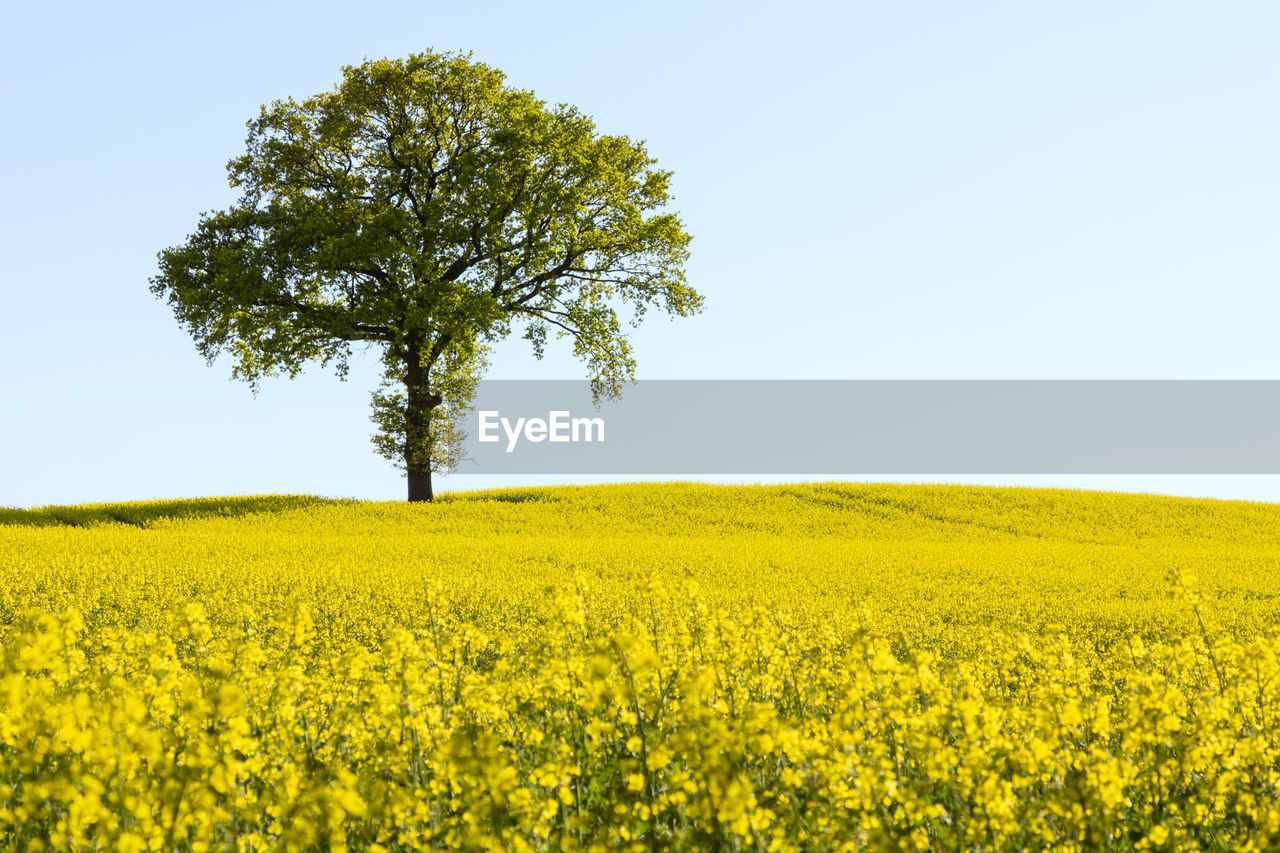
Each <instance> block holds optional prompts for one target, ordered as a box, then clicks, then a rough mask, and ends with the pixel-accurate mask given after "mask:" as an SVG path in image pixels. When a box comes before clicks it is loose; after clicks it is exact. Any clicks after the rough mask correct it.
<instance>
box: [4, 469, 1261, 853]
mask: <svg viewBox="0 0 1280 853" xmlns="http://www.w3.org/2000/svg"><path fill="white" fill-rule="evenodd" d="M1277 596H1280V506H1277V505H1266V504H1251V503H1243V502H1222V501H1199V500H1185V499H1175V498H1164V497H1153V496H1138V495H1122V494H1108V493H1097V492H1071V491H1054V490H1030V489H995V488H976V487H941V486H938V487H933V486H928V487H926V486H895V485H856V484H824V485H798V486H767V487H764V486H760V487H748V486H741V487H728V486H707V485H694V484H662V485H656V484H655V485H630V486H600V487H576V488H575V487H564V488H549V489H527V490H504V491H492V492H476V493H468V494H459V495H450V496H446V498H445V499H443V500H440V501H438V502H437V503H435V504H432V505H412V506H410V505H406V504H397V503H363V502H343V501H326V500H320V499H315V498H305V497H268V498H229V499H216V500H214V499H210V500H192V501H177V502H159V503H135V504H116V505H95V506H84V507H61V508H46V509H40V510H29V511H24V510H3V509H0V635H2V636H3V658H2V660H0V848H3V849H18V850H22V849H27V850H41V849H75V850H92V849H104V848H110V849H117V850H122V851H141V850H156V851H160V850H165V851H167V850H174V849H179V850H193V851H203V850H236V849H239V850H276V849H287V850H306V849H327V850H346V849H351V850H419V849H425V848H432V847H438V848H449V849H452V848H466V849H492V850H584V849H599V850H613V849H635V850H645V851H650V850H670V849H687V850H704V849H711V850H744V851H745V850H815V851H818V850H840V849H877V850H878V849H912V850H993V849H994V850H998V849H1055V850H1071V849H1075V850H1097V849H1118V850H1130V849H1136V850H1147V849H1150V850H1167V849H1186V848H1193V849H1200V848H1208V849H1255V850H1274V849H1278V848H1280V736H1277V734H1276V732H1277V720H1278V719H1280V659H1278V655H1280V634H1277V632H1276V628H1275V626H1276V624H1277V616H1278V615H1280V598H1278V597H1277Z"/></svg>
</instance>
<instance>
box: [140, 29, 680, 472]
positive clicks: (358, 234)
mask: <svg viewBox="0 0 1280 853" xmlns="http://www.w3.org/2000/svg"><path fill="white" fill-rule="evenodd" d="M503 81H504V75H503V74H502V72H500V71H498V70H497V69H494V68H491V67H489V66H487V65H484V64H481V63H477V62H472V61H471V60H470V55H469V54H467V55H455V54H448V53H436V52H431V51H428V52H426V53H422V54H415V55H412V56H410V57H408V58H407V59H397V60H386V59H384V60H377V61H368V62H365V63H364V64H362V65H360V66H356V67H346V68H344V69H343V79H342V82H341V83H340V84H339V85H337V86H336V87H335V88H334V90H333V91H331V92H326V93H323V94H319V95H315V96H312V97H310V98H307V99H305V100H302V101H295V100H293V99H292V98H289V99H285V100H277V101H274V102H272V103H271V105H270V106H266V107H263V108H262V110H261V113H260V115H259V116H258V117H257V118H256V119H254V120H252V121H250V122H249V123H248V128H249V133H248V139H247V148H246V152H245V153H244V154H243V155H242V156H240V157H237V158H235V159H233V160H232V161H231V162H230V163H229V164H228V171H229V174H230V181H231V185H232V186H233V187H235V188H238V189H240V190H241V192H242V195H241V197H240V200H239V201H238V203H237V204H235V205H234V206H232V207H231V208H229V209H227V210H224V211H219V212H215V213H211V214H205V215H202V216H201V217H200V221H199V224H198V226H197V228H196V231H195V233H194V234H192V235H190V236H189V237H188V238H187V240H186V242H185V243H183V244H182V245H179V246H176V247H173V248H169V249H166V250H164V251H162V252H160V253H159V260H160V271H159V274H158V275H157V276H155V277H153V278H152V279H151V289H152V291H153V292H154V293H155V294H156V295H157V296H158V297H161V298H164V299H166V300H167V301H168V303H169V305H170V306H171V307H172V309H173V312H174V315H175V317H176V318H177V319H178V321H179V322H180V323H181V324H182V325H183V326H184V327H185V328H186V330H187V331H188V332H189V333H190V334H191V336H192V337H193V339H194V340H195V343H196V346H197V348H198V349H199V351H200V352H201V353H202V354H203V355H204V356H205V357H206V358H207V359H209V360H210V361H212V360H213V359H215V358H217V357H218V356H219V355H220V354H223V353H226V354H229V355H230V356H232V358H233V359H234V367H233V375H234V376H236V377H237V378H240V379H243V380H246V381H248V382H249V383H251V384H252V385H254V386H255V387H256V383H257V382H258V381H259V380H260V379H261V378H262V377H264V376H273V375H280V374H283V375H287V376H290V377H293V376H296V375H297V374H298V372H299V371H301V370H302V369H303V367H304V366H305V365H306V364H308V363H313V362H318V363H320V364H322V365H333V366H334V367H335V369H336V370H337V372H338V374H339V375H340V376H342V375H345V372H346V368H347V362H348V358H349V356H350V353H351V348H352V346H353V345H354V344H357V343H362V344H365V345H367V346H373V347H376V348H378V349H379V350H380V351H381V352H382V354H383V356H384V361H385V363H386V364H387V366H388V367H387V372H386V376H385V380H386V384H385V386H384V388H383V389H382V390H380V391H379V392H378V393H377V394H375V396H374V411H375V421H376V422H377V424H378V426H379V429H380V432H379V437H378V439H377V446H378V449H379V450H380V451H381V452H383V453H386V454H389V455H392V456H396V455H398V456H399V457H400V458H401V459H403V461H404V462H405V463H406V465H407V467H408V468H409V469H410V470H411V471H412V470H416V469H418V466H419V465H420V464H422V463H423V462H424V461H425V460H429V459H431V458H434V457H433V452H428V451H426V450H424V447H426V445H428V444H433V443H436V442H438V441H439V440H440V439H441V438H443V436H444V435H445V433H446V432H448V430H443V428H442V427H441V428H438V429H437V430H436V433H434V434H435V435H436V438H426V437H425V436H427V435H428V434H429V433H432V427H431V426H430V424H431V423H433V422H434V423H437V424H438V425H439V424H441V423H444V422H450V421H449V419H448V418H447V417H445V418H443V419H441V418H440V417H433V416H432V411H433V410H434V409H435V408H436V407H437V406H441V405H448V406H451V407H452V409H453V410H454V411H455V412H456V411H457V410H460V409H461V408H463V407H464V406H465V404H466V400H465V391H466V389H467V388H469V387H474V381H475V379H477V378H478V377H479V375H480V372H481V371H482V368H483V366H484V362H483V359H482V358H481V359H477V357H476V355H477V353H482V352H483V351H484V347H485V345H486V344H488V343H490V342H492V341H495V340H498V339H501V338H504V337H506V336H508V335H510V334H511V333H512V332H513V331H516V330H517V329H518V330H520V331H521V332H522V334H523V336H524V337H525V338H526V339H528V340H529V341H530V343H531V344H532V346H533V349H534V352H535V353H536V354H537V355H538V356H539V357H541V355H542V353H543V350H544V347H545V345H546V342H547V338H548V335H549V334H550V335H552V336H555V337H568V338H570V339H571V340H572V344H573V351H574V354H575V355H576V356H577V357H578V358H579V359H580V360H581V361H583V362H584V364H585V365H586V367H587V372H588V376H589V379H590V382H591V386H592V390H593V392H594V393H595V394H596V395H597V396H601V395H603V396H613V395H616V394H617V393H619V392H620V389H621V387H622V385H623V384H624V383H625V382H626V381H628V380H629V379H631V378H633V376H634V373H635V366H636V365H635V360H634V357H633V354H632V350H631V347H630V345H629V343H628V339H627V335H626V334H625V332H624V330H623V322H624V321H623V319H622V318H621V317H620V316H619V313H618V311H619V309H623V308H625V309H627V311H628V312H629V315H630V316H629V320H628V322H629V323H630V324H631V325H635V324H637V323H638V322H640V320H641V319H642V318H643V317H644V315H645V313H646V311H647V310H648V309H649V308H651V307H657V308H659V309H661V310H663V311H665V312H667V313H668V314H669V315H671V316H688V315H691V314H693V313H696V312H697V311H699V310H700V308H701V306H702V297H701V296H700V295H699V294H698V293H697V292H696V291H694V290H693V289H692V288H691V287H689V286H688V284H687V283H686V281H685V277H684V264H685V262H686V261H687V259H688V257H689V249H688V246H689V242H690V239H691V238H690V236H689V235H688V234H687V233H685V231H684V230H683V227H682V225H681V222H680V220H679V218H678V216H677V215H676V214H674V213H672V212H670V211H668V210H667V209H666V208H667V205H668V202H669V201H670V200H671V196H670V192H669V188H670V181H671V173H670V172H667V171H663V170H660V169H656V168H653V166H654V164H655V162H656V161H655V160H654V159H653V158H652V157H650V156H649V154H648V152H647V151H646V149H645V147H644V145H643V143H641V142H637V141H635V140H632V139H630V138H628V137H626V136H609V135H602V134H598V133H597V132H596V130H595V125H594V123H593V122H592V121H591V119H589V118H588V117H586V116H584V115H582V114H581V113H579V112H578V111H577V109H575V108H574V107H571V106H568V105H566V104H557V105H556V106H554V107H549V106H548V105H547V104H546V103H545V102H543V101H541V100H538V99H537V98H536V97H535V96H534V95H533V94H532V93H531V92H528V91H524V90H519V89H515V88H511V87H509V86H506V85H504V82H503ZM455 374H456V375H455ZM396 407H399V409H400V411H399V412H398V413H396V412H393V410H394V409H395V408H396ZM397 436H401V437H400V438H397ZM397 445H398V446H399V449H398V450H396V449H395V448H396V446H397ZM447 457H448V454H444V456H442V457H441V458H442V459H445V458H447Z"/></svg>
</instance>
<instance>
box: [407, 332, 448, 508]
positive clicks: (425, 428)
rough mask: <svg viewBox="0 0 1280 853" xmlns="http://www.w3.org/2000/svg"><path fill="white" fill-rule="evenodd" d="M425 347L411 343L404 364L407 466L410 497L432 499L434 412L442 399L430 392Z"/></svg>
mask: <svg viewBox="0 0 1280 853" xmlns="http://www.w3.org/2000/svg"><path fill="white" fill-rule="evenodd" d="M421 355H422V350H421V349H420V348H419V347H418V346H416V345H410V346H409V347H408V348H407V352H406V356H407V358H406V364H405V381H404V384H405V413H404V421H405V435H404V467H405V471H406V473H408V475H409V501H410V502H413V501H430V500H433V499H434V497H435V496H434V495H433V494H432V491H431V465H432V462H431V440H430V425H431V412H432V410H433V409H435V407H436V406H438V405H440V403H441V402H443V400H442V399H441V397H440V395H439V394H433V393H431V388H430V384H429V380H430V377H429V375H428V372H427V369H426V368H425V367H424V366H423V364H422V358H421Z"/></svg>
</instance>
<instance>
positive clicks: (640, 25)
mask: <svg viewBox="0 0 1280 853" xmlns="http://www.w3.org/2000/svg"><path fill="white" fill-rule="evenodd" d="M1278 34H1280V6H1276V5H1275V4H1266V3H1262V2H1241V3H1231V4H1221V3H1213V4H1211V3H1203V2H1201V3H1178V2H1145V3H1140V2H1132V3H1130V2H1126V3H1114V2H1105V3H1104V2H1081V3H1071V4H1067V3H1058V4H1046V3H1036V4H1032V3H1014V2H1008V3H982V2H978V3H965V4H955V3H942V2H935V3H918V2H903V3H843V2H841V3H835V2H833V3H818V2H806V0H800V2H790V3H785V4H771V5H763V4H753V3H746V2H734V3H700V4H699V3H692V4H690V3H689V2H688V0H683V2H646V3H627V4H612V3H598V2H580V3H563V2H547V3H530V2H527V0H521V2H485V3H456V2H450V3H441V2H416V3H414V2H399V3H392V2H361V3H350V4H334V3H324V2H305V3H303V2H291V3H283V2H281V3H274V2H254V3H249V2H229V3H207V4H206V3H202V4H181V3H155V4H139V3H112V4H102V3H92V4H91V3H57V2H49V3H21V4H20V3H10V4H8V5H7V6H6V9H5V12H4V14H3V19H2V20H0V68H2V71H0V106H2V107H3V112H2V113H0V114H2V115H3V116H4V133H3V134H0V177H2V179H3V195H2V196H0V254H2V257H3V260H2V263H0V297H2V299H0V321H2V322H3V334H2V335H0V505H30V504H37V503H69V502H79V501H89V500H114V499H134V498H138V499H141V498H153V497H176V496H187V495H210V494H246V493H260V492H310V493H318V494H325V495H346V496H357V497H369V498H400V497H402V496H403V493H404V481H403V479H402V478H401V477H400V475H399V474H398V472H396V471H395V470H394V469H393V468H391V467H390V466H389V465H388V464H387V463H386V462H384V461H383V460H381V459H380V458H379V457H377V456H375V455H374V453H373V450H372V447H371V445H370V442H369V436H370V434H371V432H372V426H371V424H370V423H369V409H368V394H369V391H370V390H371V389H372V388H373V387H374V386H375V384H376V377H375V374H376V367H377V364H376V359H373V358H369V359H367V360H365V361H357V362H356V364H355V365H354V369H353V371H352V374H351V377H350V379H349V380H348V381H347V382H346V383H340V382H338V381H337V380H336V379H335V378H334V377H333V376H332V374H326V373H324V372H323V371H320V370H318V369H317V370H315V371H312V372H311V373H310V374H308V375H306V376H305V377H303V378H301V379H299V380H296V381H294V382H287V381H283V380H281V381H271V382H266V383H264V385H263V388H262V391H261V393H260V394H259V395H258V397H257V398H254V397H253V396H252V395H251V394H250V392H249V390H248V388H247V387H246V386H244V385H242V384H238V383H233V382H231V381H229V379H228V376H229V374H230V366H229V364H227V363H219V364H215V365H214V366H213V367H208V366H206V365H205V363H204V362H203V360H202V359H201V358H200V357H199V356H198V354H197V353H196V351H195V348H194V346H193V345H192V343H191V341H190V339H189V338H188V337H187V336H186V335H185V333H184V332H183V331H182V330H181V329H180V328H179V327H178V325H177V324H176V323H175V321H174V320H173V318H172V316H171V314H170V313H169V310H168V309H167V308H166V307H165V306H164V305H163V304H161V303H160V302H158V301H157V300H156V299H155V298H154V297H153V296H152V295H151V294H150V293H149V292H148V289H147V278H148V277H149V276H150V275H152V274H154V272H155V268H156V261H155V255H156V252H157V251H158V250H160V249H162V248H165V247H167V246H172V245H175V244H177V243H179V242H181V241H182V240H183V239H184V238H185V237H186V235H187V234H189V233H190V232H191V231H192V230H193V228H194V225H195V223H196V219H197V214H198V213H199V212H200V211H207V210H214V209H218V208H222V207H225V206H227V205H228V204H230V203H231V202H232V201H233V200H234V198H235V195H234V192H233V191H232V190H231V189H230V188H229V187H228V186H227V184H226V173H225V163H226V161H227V160H228V159H229V158H231V157H232V156H235V155H237V154H238V153H240V152H241V150H242V147H243V141H244V135H245V127H244V123H245V121H246V120H248V119H249V118H251V117H252V116H254V115H255V114H256V113H257V110H258V106H259V105H260V104H263V103H266V102H268V101H270V100H272V99H274V98H277V97H286V96H295V97H305V96H307V95H310V94H313V93H315V92H319V91H322V90H326V89H328V88H329V87H331V86H332V85H333V84H334V83H335V82H336V81H337V80H338V79H339V76H340V73H339V69H340V67H341V66H342V65H344V64H358V63H359V62H361V61H362V60H363V59H365V58H366V57H367V58H380V57H384V56H391V57H395V56H404V55H406V54H408V53H412V52H416V51H420V50H423V49H425V48H434V49H438V50H471V51H473V52H474V58H475V59H477V60H480V61H483V62H486V63H488V64H491V65H494V66H496V67H498V68H501V69H502V70H503V71H505V72H506V73H507V75H508V82H509V83H510V84H512V85H515V86H518V87H521V88H528V89H532V90H533V91H534V92H536V93H537V94H538V95H539V97H542V98H544V99H546V100H547V101H549V102H552V103H555V102H568V103H572V104H575V105H576V106H578V107H579V108H580V109H581V110H582V111H583V112H585V113H586V114H588V115H591V116H593V117H594V118H595V120H596V122H597V126H598V128H599V129H600V130H601V131H602V132H607V133H615V134H626V135H629V136H632V137H635V138H639V139H644V140H646V142H647V145H648V147H649V150H650V152H651V153H652V154H653V155H654V156H656V157H657V158H658V163H659V165H660V166H661V167H662V168H666V169H671V170H673V171H674V173H675V177H674V181H673V189H674V194H675V196H676V200H675V208H676V209H677V210H679V212H680V213H681V215H682V217H683V219H684V221H685V224H686V227H687V230H688V231H689V232H690V233H692V234H693V235H694V242H693V245H692V250H693V258H692V261H691V263H690V265H689V267H688V275H689V280H690V283H691V284H693V285H694V286H695V287H697V288H698V289H699V290H700V291H701V292H702V293H704V294H705V296H706V298H707V309H706V312H705V313H704V314H703V315H701V316H699V317H696V318H693V319H688V320H681V321H678V322H675V323H669V322H667V321H666V320H665V319H663V318H660V317H653V318H651V319H650V321H649V323H648V324H647V325H646V326H645V327H644V328H642V329H641V330H640V331H639V332H638V333H637V334H636V335H635V336H634V341H635V346H636V350H637V355H638V357H639V362H640V373H639V375H640V377H641V378H702V379H741V378H771V379H772V378H849V379H864V378H929V379H960V378H992V379H1004V378H1019V379H1024V378H1030V379H1061V378H1071V379H1094V378H1099V379H1102V378H1105V379H1165V378H1186V379H1210V378H1222V379H1275V378H1280V339H1278V337H1277V335H1276V323H1277V318H1278V317H1280V287H1277V283H1278V281H1277V279H1278V278H1280V238H1278V237H1277V226H1278V225H1280V98H1277V92H1280V54H1278V53H1277V50H1276V45H1277V35H1278ZM489 375H490V376H492V377H495V378H535V377H537V378H574V377H578V376H582V375H583V372H582V370H581V368H580V367H579V366H578V365H577V364H576V363H575V362H573V360H572V359H571V358H570V357H569V356H568V355H567V353H565V352H563V351H560V352H554V353H552V354H550V355H549V356H548V358H547V359H545V360H544V361H542V362H537V361H534V360H533V359H532V358H531V356H530V355H529V353H528V352H527V345H526V344H525V343H524V342H523V341H513V342H511V343H509V344H506V345H503V346H500V347H499V348H498V350H497V352H496V354H495V358H494V362H493V367H492V370H491V371H490V374H489ZM914 479H921V478H914ZM969 479H971V480H974V481H990V482H1012V481H1013V480H1011V479H1010V478H1000V479H996V478H989V479H985V480H984V478H981V477H975V478H969ZM506 482H508V481H503V480H493V479H489V478H477V477H454V478H451V479H448V480H446V481H445V483H444V486H445V488H477V487H486V486H491V485H503V484H505V483H506ZM1026 482H1035V483H1038V484H1047V485H1055V484H1056V485H1065V486H1090V487H1102V488H1113V489H1125V490H1143V491H1165V492H1172V493H1180V494H1196V495H1213V496H1219V497H1242V498H1252V499H1264V500H1280V477H1263V476H1257V477H1234V478H1228V477H1220V478H1204V477H1164V478H1150V477H1148V478H1122V477H1109V478H1081V477H1074V478H1067V477H1061V478H1036V479H1035V480H1034V481H1032V480H1026Z"/></svg>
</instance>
